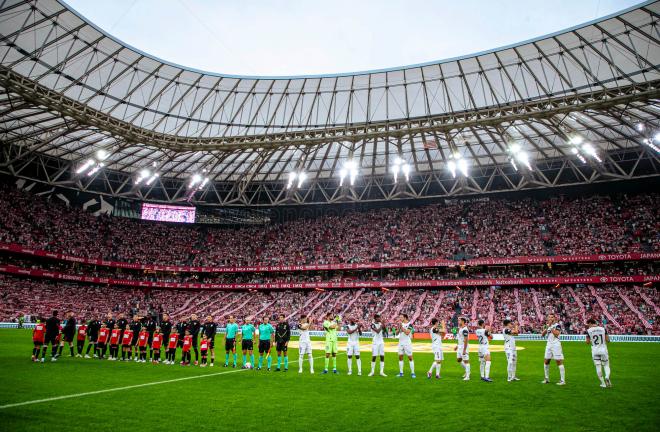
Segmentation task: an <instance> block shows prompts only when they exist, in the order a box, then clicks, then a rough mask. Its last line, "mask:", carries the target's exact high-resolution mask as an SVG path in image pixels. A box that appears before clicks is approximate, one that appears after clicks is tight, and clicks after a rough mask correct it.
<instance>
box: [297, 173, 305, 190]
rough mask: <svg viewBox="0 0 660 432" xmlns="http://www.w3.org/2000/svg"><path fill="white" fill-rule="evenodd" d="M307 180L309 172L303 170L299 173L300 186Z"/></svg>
mask: <svg viewBox="0 0 660 432" xmlns="http://www.w3.org/2000/svg"><path fill="white" fill-rule="evenodd" d="M305 180H307V174H306V173H305V172H304V171H303V172H301V173H300V174H298V188H300V187H302V185H303V183H305Z"/></svg>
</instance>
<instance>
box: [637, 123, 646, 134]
mask: <svg viewBox="0 0 660 432" xmlns="http://www.w3.org/2000/svg"><path fill="white" fill-rule="evenodd" d="M635 129H637V131H638V132H644V129H646V125H645V124H644V123H642V122H639V123H637V124H636V125H635Z"/></svg>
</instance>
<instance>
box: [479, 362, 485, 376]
mask: <svg viewBox="0 0 660 432" xmlns="http://www.w3.org/2000/svg"><path fill="white" fill-rule="evenodd" d="M485 367H486V364H485V363H484V361H483V360H479V375H481V378H483V377H484V369H485Z"/></svg>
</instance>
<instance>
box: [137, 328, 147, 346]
mask: <svg viewBox="0 0 660 432" xmlns="http://www.w3.org/2000/svg"><path fill="white" fill-rule="evenodd" d="M148 342H149V332H148V331H141V332H140V334H139V335H138V345H139V346H141V347H146V346H147V343H148Z"/></svg>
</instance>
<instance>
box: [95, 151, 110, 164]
mask: <svg viewBox="0 0 660 432" xmlns="http://www.w3.org/2000/svg"><path fill="white" fill-rule="evenodd" d="M96 158H97V159H98V160H99V161H104V160H106V159H107V158H108V152H107V151H105V150H103V149H99V150H98V151H97V152H96Z"/></svg>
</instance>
